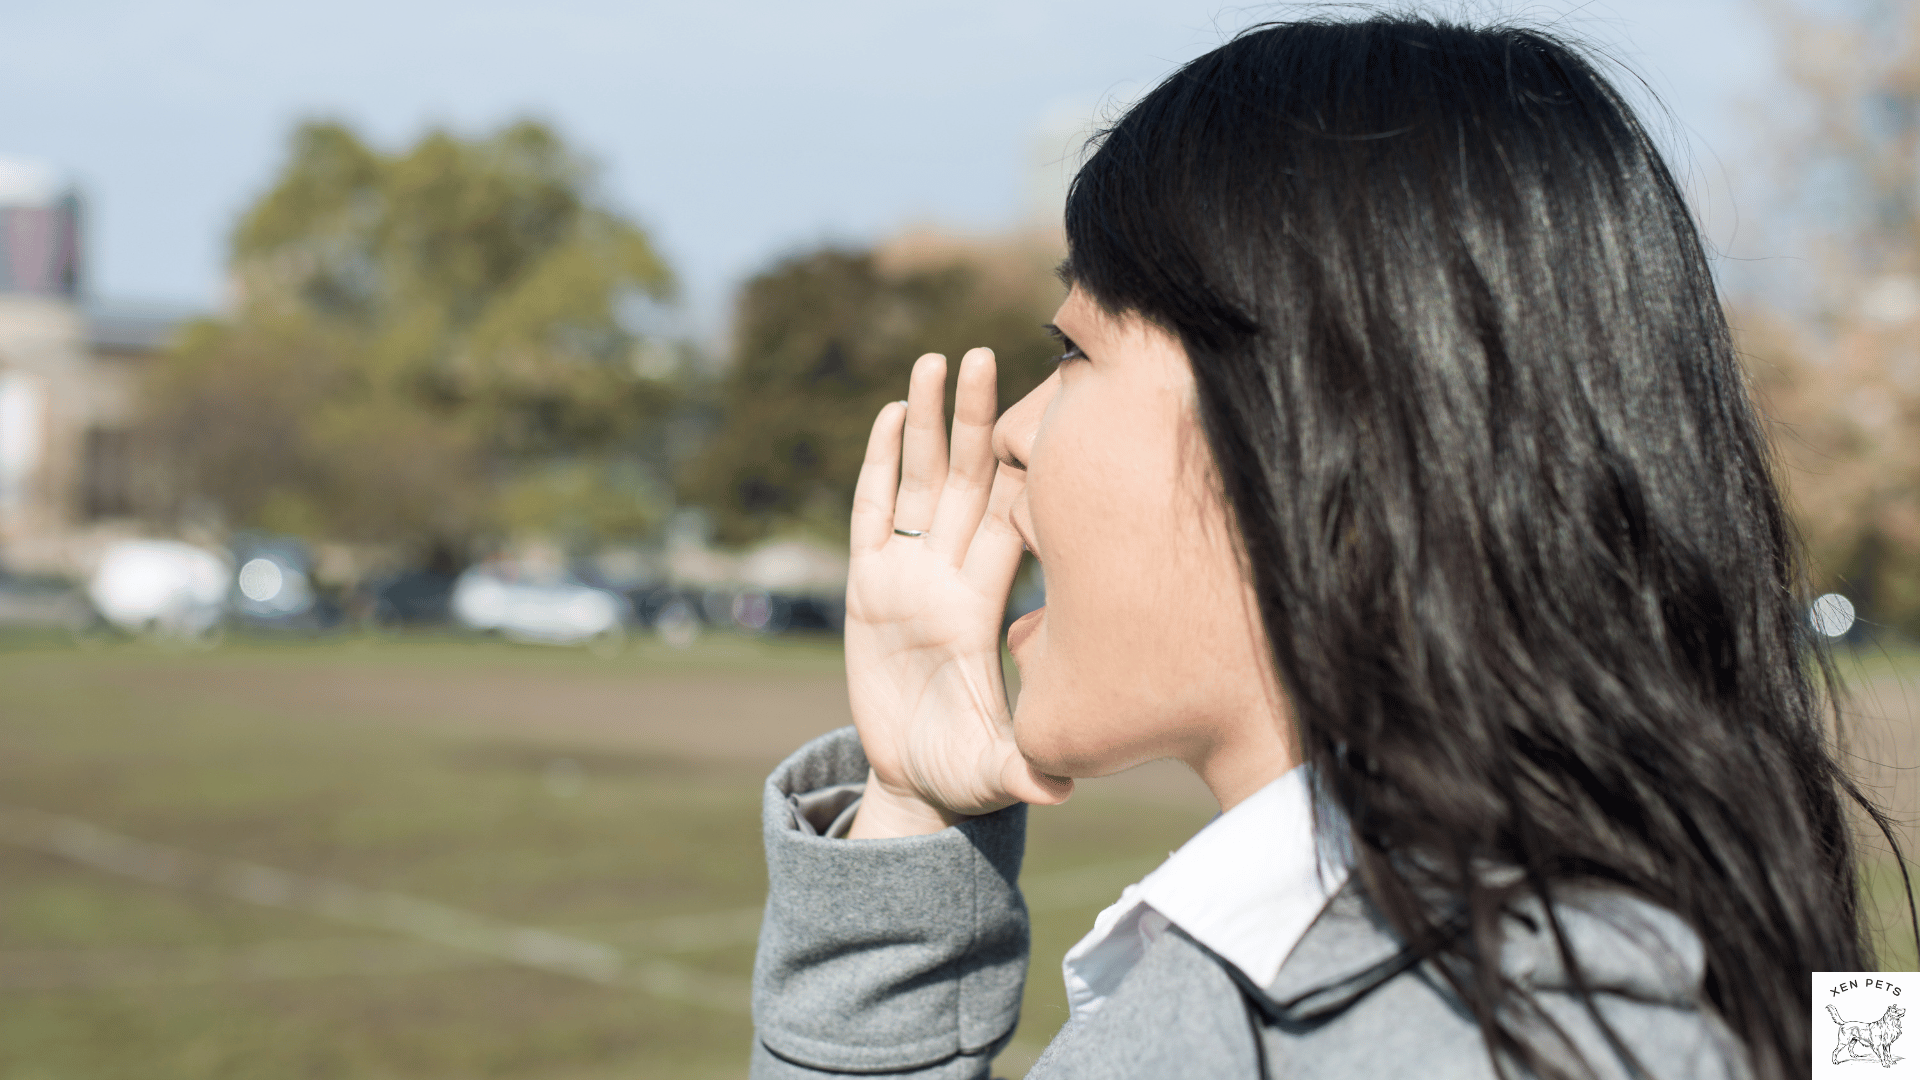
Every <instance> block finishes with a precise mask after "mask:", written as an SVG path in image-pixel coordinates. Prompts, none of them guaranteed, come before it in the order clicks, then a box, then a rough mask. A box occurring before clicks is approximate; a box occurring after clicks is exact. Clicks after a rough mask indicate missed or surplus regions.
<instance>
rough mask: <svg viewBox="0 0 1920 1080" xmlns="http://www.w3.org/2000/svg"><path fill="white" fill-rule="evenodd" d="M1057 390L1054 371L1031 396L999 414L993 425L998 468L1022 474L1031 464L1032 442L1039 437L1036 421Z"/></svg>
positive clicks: (1044, 413)
mask: <svg viewBox="0 0 1920 1080" xmlns="http://www.w3.org/2000/svg"><path fill="white" fill-rule="evenodd" d="M1059 388H1060V373H1059V372H1057V371H1056V372H1054V373H1053V374H1051V375H1049V376H1047V379H1046V381H1045V382H1043V383H1041V384H1040V385H1039V386H1036V387H1034V388H1033V392H1032V393H1030V394H1028V395H1027V396H1026V397H1023V398H1021V399H1020V400H1019V401H1016V402H1014V403H1013V407H1012V408H1010V409H1008V410H1007V411H1006V412H1003V413H1001V414H1000V420H999V422H998V423H995V424H994V425H993V456H994V457H996V458H999V459H1000V463H1001V464H1002V465H1008V466H1011V467H1013V468H1016V469H1022V470H1024V469H1025V468H1026V467H1027V463H1028V462H1029V461H1032V460H1033V441H1034V438H1035V436H1037V435H1038V434H1039V433H1040V420H1041V418H1042V417H1044V416H1045V415H1046V412H1047V406H1048V405H1049V404H1050V403H1051V402H1052V401H1053V395H1054V392H1055V391H1057V390H1058V389H1059Z"/></svg>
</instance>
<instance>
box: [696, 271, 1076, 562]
mask: <svg viewBox="0 0 1920 1080" xmlns="http://www.w3.org/2000/svg"><path fill="white" fill-rule="evenodd" d="M910 239H912V238H910ZM919 239H920V240H922V241H925V240H927V239H928V238H926V237H924V236H923V237H921V238H919ZM935 239H936V241H937V238H935ZM905 246H906V247H907V248H908V250H896V251H887V250H882V251H879V252H869V251H856V250H847V249H842V248H831V247H829V248H823V249H820V250H817V251H811V252H807V253H803V254H799V255H795V256H792V257H790V258H787V259H783V260H782V261H780V262H779V263H777V264H776V265H774V266H772V267H770V268H769V269H767V270H766V271H765V272H763V273H761V274H760V275H758V276H756V277H755V278H753V279H752V280H751V281H749V282H748V283H747V285H746V287H745V289H744V290H743V292H742V293H741V297H740V301H739V308H738V312H737V315H736V318H735V324H734V346H733V359H732V366H731V369H730V370H729V372H728V375H727V378H726V382H725V385H724V387H723V389H722V391H721V401H722V415H723V416H724V418H725V419H724V423H723V426H722V427H721V429H720V431H719V432H718V433H717V435H716V436H715V438H714V440H713V441H712V443H711V444H710V445H709V446H708V448H707V451H706V453H705V454H704V455H703V456H702V457H700V458H699V459H697V460H696V461H695V462H694V463H693V464H692V466H691V467H690V468H689V469H688V470H687V471H686V472H685V474H684V475H683V478H682V484H681V488H682V493H683V497H684V498H686V500H687V501H690V502H694V503H698V504H700V505H702V506H705V507H707V508H709V509H710V510H711V511H712V512H713V513H714V517H715V525H716V532H717V536H718V538H719V539H720V540H721V541H722V542H723V543H744V542H747V541H751V540H754V539H757V538H759V537H762V536H765V535H767V534H768V533H770V532H774V531H779V530H782V529H785V528H795V527H797V528H800V529H804V530H806V531H810V532H813V533H816V534H820V535H826V536H844V535H845V532H846V522H847V515H848V512H849V510H850V508H851V504H852V495H853V482H854V478H855V476H856V475H857V474H858V473H859V469H860V460H861V457H862V456H863V454H864V453H865V449H866V442H867V433H868V431H869V430H870V429H871V427H872V424H873V417H874V414H875V413H877V412H878V411H879V410H880V408H881V406H883V405H884V404H886V402H888V401H890V400H895V399H898V398H901V397H903V396H905V394H906V386H907V375H908V372H909V371H910V370H911V369H912V367H913V362H914V360H915V359H916V358H917V357H919V356H920V355H921V354H922V353H927V352H939V353H944V354H945V355H946V356H947V358H948V361H949V383H951V376H952V372H953V369H954V368H955V367H957V366H958V363H959V360H960V357H961V355H962V354H963V353H964V352H965V351H966V350H967V349H970V348H973V347H974V346H978V345H985V346H988V347H990V348H992V349H993V350H994V354H995V356H996V357H997V359H998V361H999V367H1000V401H1001V405H1002V407H1005V406H1006V405H1010V404H1012V403H1013V402H1014V401H1017V400H1019V398H1020V397H1022V396H1024V395H1025V394H1026V393H1027V392H1028V391H1029V390H1031V389H1032V388H1033V387H1034V386H1036V385H1038V384H1039V383H1040V381H1041V380H1043V379H1045V378H1046V376H1047V373H1048V370H1049V367H1050V365H1049V363H1048V361H1049V359H1050V358H1051V357H1052V355H1053V354H1054V353H1056V352H1057V351H1058V349H1057V348H1055V347H1054V345H1053V342H1052V340H1051V339H1050V338H1049V337H1048V335H1047V334H1046V332H1045V330H1044V329H1043V325H1044V324H1045V323H1046V322H1047V321H1048V320H1049V319H1050V318H1051V317H1052V315H1053V311H1054V308H1055V307H1057V306H1058V304H1059V301H1060V299H1061V296H1062V295H1063V292H1062V289H1061V287H1060V284H1059V282H1058V281H1056V280H1055V279H1054V278H1053V276H1052V272H1051V267H1052V263H1053V261H1054V260H1055V259H1057V258H1058V256H1057V254H1056V253H1054V252H1053V250H1052V249H1051V248H1050V247H1048V246H1047V245H1046V244H1044V243H1041V242H1038V241H1035V240H1032V239H1024V240H1023V239H1021V238H1012V239H1010V240H1008V241H1004V242H1001V243H998V244H980V243H975V244H966V243H956V242H948V241H938V242H936V243H933V244H932V245H931V246H932V247H933V248H934V250H932V251H926V250H918V251H916V250H912V249H911V248H912V245H910V244H909V245H905ZM919 246H920V247H922V248H925V247H927V246H929V245H927V244H925V243H922V244H920V245H919ZM949 404H951V399H949Z"/></svg>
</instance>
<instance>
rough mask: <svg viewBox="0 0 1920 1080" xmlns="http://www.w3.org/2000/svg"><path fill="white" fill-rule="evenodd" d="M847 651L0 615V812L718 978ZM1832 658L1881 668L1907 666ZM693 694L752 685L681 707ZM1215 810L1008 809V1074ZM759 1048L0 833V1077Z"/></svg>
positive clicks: (687, 1072)
mask: <svg viewBox="0 0 1920 1080" xmlns="http://www.w3.org/2000/svg"><path fill="white" fill-rule="evenodd" d="M841 663H842V661H841V656H840V653H839V650H838V648H837V646H836V644H835V643H833V642H830V641H822V640H818V639H814V640H804V639H801V640H792V641H780V642H767V641H756V640H752V639H746V638H735V637H710V638H707V639H704V640H703V641H702V642H700V643H699V645H697V646H696V647H695V648H693V649H690V650H687V651H684V652H677V651H674V650H670V649H666V648H664V647H662V646H659V645H657V644H656V643H653V642H651V641H644V642H637V643H635V645H634V646H633V647H632V648H630V649H629V650H628V651H627V652H626V653H624V654H622V655H620V656H618V657H614V658H611V659H602V658H598V657H594V656H591V655H589V654H587V653H585V652H580V651H572V650H564V649H547V648H537V647H520V646H513V645H508V644H504V643H500V642H497V641H489V640H475V639H469V638H457V637H451V636H404V637H400V638H379V639H376V638H355V637H349V638H339V639H332V640H325V641H317V642H285V641H281V642H276V641H264V640H247V639H238V638H235V639H229V640H228V641H227V642H226V643H225V644H224V645H222V646H221V647H219V648H217V649H212V650H207V651H179V650H166V649H162V648H158V647H154V646H151V645H148V644H145V643H140V642H120V643H108V644H105V645H97V646H94V647H91V648H84V649H83V648H76V647H74V646H73V645H72V644H71V643H69V642H67V641H66V640H65V639H63V638H60V637H58V636H55V635H22V634H15V635H11V636H0V807H28V808H33V809H36V810H41V811H48V812H53V813H57V814H64V815H70V816H72V817H77V818H81V819H85V820H87V821H90V822H94V823H96V824H98V825H100V826H102V827H105V828H108V829H113V830H116V831H118V832H121V833H124V834H127V835H130V836H134V837H139V838H142V839H145V840H150V841H154V842H158V843H164V844H168V845H173V846H175V847H178V848H181V849H186V850H189V851H193V852H198V853H202V854H205V855H207V856H211V857H215V858H220V859H236V860H246V861H250V862H254V863H259V864H263V865H266V866H271V867H276V868H280V869H283V870H288V871H293V872H296V873H299V874H304V875H311V876H314V877H321V878H327V879H330V880H336V881H341V882H346V883H350V884H352V885H354V886H357V887H359V888H362V889H373V890H387V891H391V892H396V893H401V894H405V895H408V896H413V897H419V898H422V899H426V900H431V901H435V902H438V903H440V904H445V905H451V906H454V907H458V908H461V909H464V910H467V911H471V912H475V913H478V914H480V915H483V916H486V917H488V918H491V919H494V920H499V921H501V922H504V923H511V924H516V925H524V926H537V927H544V928H548V929H552V930H555V931H559V932H562V933H565V934H569V935H572V936H574V937H577V938H584V939H587V940H590V941H596V942H604V943H606V944H608V945H612V946H614V947H616V948H618V949H620V950H621V951H622V953H623V954H624V955H625V956H627V957H628V958H629V959H630V960H632V961H634V962H636V963H641V962H649V961H653V960H662V961H666V962H670V963H671V964H674V965H678V967H679V968H680V969H681V970H683V971H686V972H690V973H692V974H693V975H694V976H696V977H698V978H701V979H707V980H711V981H712V983H713V985H718V986H721V987H722V988H723V989H724V988H726V987H734V988H739V987H743V986H744V985H745V980H746V979H747V978H748V976H749V974H750V972H751V967H752V958H753V946H752V943H751V941H750V940H749V939H748V938H745V937H742V936H741V935H740V934H738V933H735V934H733V935H732V936H731V937H728V936H727V935H726V934H720V935H719V936H718V937H716V938H715V939H714V940H712V941H709V942H706V943H704V944H700V943H695V944H694V945H692V946H685V945H682V946H681V947H677V948H676V947H673V946H674V942H673V941H669V940H668V939H667V936H666V933H665V931H663V930H662V927H665V926H680V925H684V922H670V920H685V919H687V918H690V917H691V918H695V919H717V920H719V923H720V924H726V920H727V919H729V918H733V919H735V921H736V922H737V921H738V919H737V916H738V913H740V912H743V911H745V912H751V910H752V909H755V908H757V907H758V906H759V905H760V903H761V902H762V900H763V899H764V891H765V871H764V866H763V863H762V859H761V855H760V838H759V821H758V811H759V792H760V785H761V782H762V780H763V778H764V776H765V773H766V769H767V768H768V767H769V766H770V765H771V764H772V763H773V762H775V761H777V760H778V759H779V758H780V757H782V756H784V755H785V754H786V753H787V752H789V751H790V750H791V749H792V748H793V747H794V746H796V745H798V743H799V741H801V740H802V739H803V738H805V737H806V736H807V735H809V734H811V733H813V732H814V731H816V730H821V729H824V728H825V727H829V726H833V725H835V724H837V723H840V722H843V721H844V716H843V715H839V716H838V717H837V718H836V714H835V713H834V712H833V708H834V699H833V694H834V693H836V692H838V691H837V690H836V689H835V688H836V687H837V686H839V685H840V683H839V680H840V679H841V678H842V674H841ZM1870 664H1878V665H1882V666H1881V667H1865V666H1860V665H1870ZM1856 667H1857V670H1856V672H1855V673H1853V674H1852V675H1850V677H1855V678H1867V679H1872V678H1879V679H1882V680H1883V682H1884V680H1885V679H1887V678H1889V677H1892V678H1894V679H1895V680H1896V681H1898V680H1899V679H1902V678H1907V677H1908V675H1909V673H1911V672H1913V671H1915V670H1920V663H1915V662H1914V658H1911V657H1907V656H1905V655H1904V654H1902V655H1901V656H1897V657H1892V658H1887V657H1885V656H1884V655H1883V656H1882V657H1881V658H1879V659H1873V658H1869V659H1867V660H1863V661H1860V662H1859V664H1857V665H1856ZM1862 672H1865V674H1861V673H1862ZM702 695H708V696H711V697H713V698H714V699H716V700H719V699H722V698H724V699H725V700H727V701H730V702H743V703H745V704H739V705H730V706H728V708H730V709H732V708H737V709H738V710H739V712H738V714H737V715H735V714H734V713H729V712H726V711H724V710H722V711H720V712H714V713H711V714H696V713H693V712H687V711H686V710H687V709H688V708H689V707H690V706H689V705H688V704H687V703H688V702H697V701H699V700H701V696H702ZM1882 696H1883V697H1884V696H1885V695H1884V694H1883V695H1882ZM839 700H840V704H839V706H838V707H839V708H840V709H842V710H844V698H841V699H839ZM1916 700H1920V698H1917V699H1916ZM661 703H666V704H661ZM809 710H811V711H809ZM788 714H791V716H790V717H789V716H788ZM782 724H785V725H786V726H785V727H782ZM561 762H566V763H568V764H565V765H564V767H562V766H561V765H559V764H557V763H561ZM1906 813H1907V814H1908V816H1912V813H1913V808H1911V807H1908V808H1906ZM1209 815H1210V811H1209V809H1208V807H1207V806H1206V805H1205V804H1204V801H1202V800H1197V799H1194V798H1191V797H1177V793H1176V794H1175V795H1168V794H1165V793H1162V794H1158V795H1154V794H1148V793H1143V791H1142V790H1140V789H1134V788H1128V787H1126V786H1124V785H1116V784H1115V783H1114V782H1111V781H1103V782H1099V783H1095V784H1089V785H1086V786H1085V787H1084V789H1083V790H1082V791H1081V792H1080V793H1079V794H1077V795H1076V796H1075V798H1074V799H1073V800H1072V801H1070V802H1069V803H1067V804H1066V805H1065V806H1062V807H1057V808H1043V809H1036V810H1035V811H1034V812H1033V814H1032V816H1031V819H1030V820H1031V827H1030V835H1029V844H1028V855H1027V862H1026V870H1025V872H1024V877H1025V879H1026V881H1027V882H1028V883H1029V885H1030V888H1029V890H1028V892H1029V900H1030V902H1031V904H1032V906H1033V908H1034V917H1033V921H1034V935H1033V937H1034V949H1033V958H1034V959H1033V967H1032V970H1031V972H1030V974H1029V978H1028V991H1027V997H1026V1002H1025V1007H1024V1010H1023V1013H1022V1017H1021V1026H1020V1031H1019V1034H1018V1035H1017V1036H1016V1039H1015V1043H1014V1045H1013V1046H1012V1047H1011V1048H1010V1049H1009V1051H1008V1053H1007V1054H1006V1055H1005V1056H1004V1057H1003V1059H1002V1062H1001V1068H1000V1071H1003V1072H1006V1073H1008V1074H1009V1075H1016V1076H1017V1075H1018V1074H1019V1073H1020V1072H1021V1071H1022V1069H1023V1068H1024V1065H1025V1063H1027V1062H1030V1061H1031V1060H1032V1058H1033V1057H1034V1056H1035V1055H1036V1054H1037V1053H1038V1051H1039V1049H1040V1048H1041V1047H1042V1046H1044V1045H1045V1043H1046V1041H1047V1040H1048V1038H1050V1037H1051V1035H1052V1033H1053V1032H1054V1031H1055V1030H1056V1029H1057V1028H1058V1027H1059V1025H1060V1024H1061V1023H1062V1022H1063V1021H1064V1020H1065V1018H1066V1001H1065V995H1064V992H1063V989H1062V987H1061V982H1060V973H1059V961H1060V957H1061V954H1062V953H1064V952H1065V951H1066V949H1067V948H1068V947H1069V946H1070V945H1071V944H1072V943H1073V942H1074V941H1076V940H1077V939H1078V938H1079V937H1080V936H1081V935H1082V934H1084V933H1085V932H1086V930H1087V928H1088V927H1089V926H1090V925H1091V923H1092V920H1093V917H1094V915H1095V914H1096V913H1097V912H1098V911H1099V909H1100V908H1101V907H1103V906H1105V904H1107V903H1108V902H1110V901H1111V900H1112V899H1113V898H1114V897H1115V896H1117V895H1118V892H1119V890H1120V888H1121V886H1123V885H1125V884H1126V883H1128V882H1130V881H1133V880H1135V879H1137V878H1138V877H1139V876H1140V875H1141V874H1142V873H1144V872H1145V871H1146V870H1148V869H1150V868H1151V867H1152V866H1153V865H1155V863H1157V861H1158V860H1159V859H1160V858H1162V857H1164V856H1165V854H1166V853H1167V851H1169V850H1171V849H1172V848H1174V847H1176V846H1178V845H1179V844H1180V843H1181V842H1183V841H1184V840H1185V839H1186V838H1187V837H1188V836H1190V835H1191V834H1192V833H1193V832H1194V831H1195V830H1196V829H1198V828H1199V827H1200V826H1201V825H1202V824H1204V822H1205V821H1206V819H1207V817H1208V816H1209ZM1864 888H1865V890H1866V896H1867V904H1868V908H1869V910H1870V912H1871V913H1872V914H1873V917H1874V918H1875V920H1876V921H1877V923H1878V924H1880V925H1881V926H1883V927H1884V931H1885V932H1884V933H1883V934H1882V937H1881V942H1882V946H1881V947H1882V949H1883V953H1884V956H1883V961H1882V963H1883V966H1885V967H1889V968H1912V967H1913V966H1914V964H1915V957H1914V952H1913V946H1912V941H1911V938H1910V936H1903V935H1905V934H1906V931H1905V929H1904V926H1903V925H1902V924H1903V919H1902V918H1900V916H1904V909H1903V908H1902V907H1901V906H1900V905H1902V904H1904V893H1903V892H1901V891H1900V886H1899V882H1898V878H1897V875H1893V874H1891V873H1890V872H1889V871H1888V869H1887V868H1886V867H1884V866H1882V865H1880V864H1878V863H1870V864H1869V865H1868V866H1867V867H1866V874H1865V879H1864ZM747 918H748V920H749V929H750V919H751V916H750V915H749V916H747ZM722 996H723V997H724V994H723V995H722ZM751 1038H752V1031H751V1025H750V1022H749V1020H748V1019H747V1017H746V1016H745V1015H744V1014H742V1013H741V1012H740V1011H738V1010H737V1009H729V1008H725V1007H715V1005H714V1003H713V1002H709V1003H708V1004H694V1003H688V1002H686V1001H682V1000H678V999H673V998H667V997H660V996H656V995H655V994H653V993H650V992H649V991H648V990H646V989H644V988H642V987H640V986H636V985H629V984H620V985H598V984H594V983H591V982H583V981H580V980H578V979H574V978H568V977H564V976H560V975H556V974H551V973H547V972H542V971H537V970H532V969H529V968H526V967H517V966H513V965H511V964H508V963H505V962H499V961H495V960H491V959H488V958H486V957H481V956H473V955H468V954H463V953H459V952H457V951H455V950H452V949H449V948H446V947H444V946H441V945H435V944H432V943H429V942H423V941H418V940H413V939H408V938H404V937H401V936H398V935H394V934H389V933H384V932H381V931H379V930H375V929H369V928H366V927H363V926H362V927H356V926H349V925H343V924H341V923H338V922H334V921H328V920H326V919H323V918H320V917H317V916H315V915H312V914H308V913H305V912H302V911H297V910H284V909H278V908H272V907H262V906H258V905H256V904H249V903H246V902H243V901H240V900H237V899H233V898H231V897H228V896H225V895H222V894H221V893H219V892H218V891H217V890H211V889H200V888H179V887H171V886H165V885H156V884H150V883H146V882H142V881H138V880H134V879H131V878H128V877H125V876H119V875H115V874H110V873H106V872H103V871H101V870H97V869H93V868H90V867H87V866H82V865H78V864H76V863H74V862H71V861H67V860H65V859H62V858H59V857H56V856H54V855H51V854H47V853H45V852H42V851H38V850H32V849H29V848H25V847H21V846H18V845H7V844H4V843H0V1080H117V1078H122V1077H125V1078H128V1080H133V1078H139V1080H175V1078H178V1080H188V1078H192V1080H206V1078H224V1077H233V1078H242V1077H244V1078H248V1080H253V1078H260V1080H276V1078H281V1077H285V1078H296V1077H298V1078H307V1077H329V1078H333V1077H339V1078H356V1080H357V1078H388V1077H393V1078H400V1077H406V1078H432V1080H437V1078H443V1077H444V1078H454V1077H460V1078H480V1077H499V1078H518V1077H528V1078H531V1077H542V1078H556V1080H589V1078H600V1077H615V1076H619V1077H654V1076H660V1077H688V1078H696V1080H697V1078H703V1077H714V1078H720V1077H739V1076H743V1075H744V1074H745V1071H746V1060H747V1052H748V1048H749V1046H750V1045H751Z"/></svg>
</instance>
